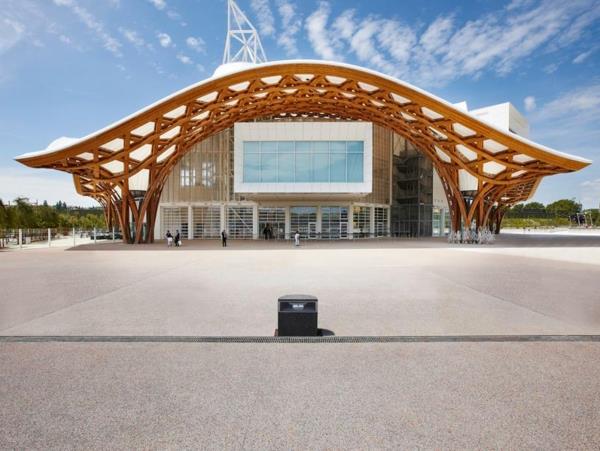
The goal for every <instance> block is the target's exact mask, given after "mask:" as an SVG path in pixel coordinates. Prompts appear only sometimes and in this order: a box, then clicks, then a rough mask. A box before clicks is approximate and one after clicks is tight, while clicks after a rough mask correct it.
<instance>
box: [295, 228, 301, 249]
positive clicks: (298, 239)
mask: <svg viewBox="0 0 600 451" xmlns="http://www.w3.org/2000/svg"><path fill="white" fill-rule="evenodd" d="M294 246H300V232H298V231H297V230H296V233H294Z"/></svg>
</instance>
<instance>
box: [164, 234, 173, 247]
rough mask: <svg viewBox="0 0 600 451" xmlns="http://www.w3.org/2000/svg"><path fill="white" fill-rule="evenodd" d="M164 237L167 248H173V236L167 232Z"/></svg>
mask: <svg viewBox="0 0 600 451" xmlns="http://www.w3.org/2000/svg"><path fill="white" fill-rule="evenodd" d="M165 237H166V238H167V247H171V246H173V235H172V234H171V231H170V230H167V234H166V235H165Z"/></svg>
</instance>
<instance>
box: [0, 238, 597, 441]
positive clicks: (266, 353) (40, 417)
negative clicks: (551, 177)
mask: <svg viewBox="0 0 600 451" xmlns="http://www.w3.org/2000/svg"><path fill="white" fill-rule="evenodd" d="M0 269H1V271H0V290H1V292H0V335H2V336H5V337H6V336H22V335H27V336H29V335H35V336H48V335H60V336H65V335H66V336H73V338H74V339H76V337H79V336H104V335H110V336H151V337H176V336H200V337H240V336H247V337H253V336H254V337H257V338H258V337H266V336H272V335H273V331H274V329H275V328H276V326H277V324H276V299H277V297H278V296H280V295H282V294H286V293H299V292H300V293H309V294H314V295H316V296H317V297H318V298H319V303H320V307H319V308H320V311H319V326H320V327H322V328H326V329H329V330H331V331H333V332H334V333H335V334H336V336H340V337H346V336H372V337H382V336H414V335H416V336H420V335H426V336H429V335H443V336H448V337H449V338H448V341H447V342H436V343H423V342H419V343H297V344H290V343H273V342H271V343H258V342H256V340H255V341H254V342H249V343H232V342H226V343H207V342H200V343H189V342H187V343H183V342H174V343H128V342H123V341H121V342H109V343H106V342H105V343H101V342H93V341H92V342H56V341H47V342H31V340H30V341H29V342H24V343H15V342H9V341H7V339H2V340H1V341H0V380H2V381H3V382H2V384H0V400H1V402H0V448H1V449H7V448H29V449H58V448H60V449H64V448H79V449H106V448H125V449H131V448H159V449H160V448H163V449H164V448H199V447H203V448H209V449H224V448H227V449H365V448H373V449H398V448H437V449H440V448H450V449H481V448H486V449H487V448H500V449H518V448H521V449H523V448H540V449H565V448H571V449H573V448H577V449H592V448H597V447H598V445H599V444H600V433H599V432H598V431H599V428H598V424H600V416H599V413H598V412H600V380H599V378H598V374H600V342H585V341H573V342H543V341H541V342H540V341H536V342H523V341H509V342H502V343H498V342H471V343H469V342H453V341H452V336H456V335H503V336H523V335H540V334H541V335H546V334H552V335H563V334H570V335H590V334H592V335H600V301H599V299H600V296H598V292H599V291H600V238H595V237H569V236H565V237H547V236H546V237H543V236H520V235H505V236H502V237H501V238H500V239H499V241H498V242H497V243H496V244H494V245H491V246H476V245H449V244H448V243H446V242H444V241H442V240H437V239H425V240H381V241H358V242H310V243H304V245H303V246H301V247H300V248H299V249H297V248H293V247H291V246H290V244H289V243H279V242H268V243H266V242H243V241H233V242H231V245H230V247H228V248H227V249H222V248H221V247H220V244H219V243H217V242H213V241H205V242H193V243H185V246H184V247H183V248H181V249H173V248H172V249H167V248H166V247H165V246H164V245H163V243H156V244H154V245H147V246H137V247H136V246H126V245H122V244H118V243H116V244H113V243H106V244H98V245H96V246H93V245H88V246H80V247H77V248H71V249H59V248H50V249H28V250H22V251H5V252H2V253H0ZM509 338H510V337H509ZM517 339H518V337H516V338H515V340H517Z"/></svg>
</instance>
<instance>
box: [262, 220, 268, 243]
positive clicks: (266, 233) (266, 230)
mask: <svg viewBox="0 0 600 451" xmlns="http://www.w3.org/2000/svg"><path fill="white" fill-rule="evenodd" d="M263 236H264V237H265V240H268V239H269V223H268V222H267V224H266V225H265V228H264V229H263Z"/></svg>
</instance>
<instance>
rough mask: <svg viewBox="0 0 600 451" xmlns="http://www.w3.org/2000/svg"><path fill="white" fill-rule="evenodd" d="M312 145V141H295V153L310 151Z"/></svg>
mask: <svg viewBox="0 0 600 451" xmlns="http://www.w3.org/2000/svg"><path fill="white" fill-rule="evenodd" d="M312 147H313V143H312V141H296V153H298V152H301V153H307V152H311V151H312Z"/></svg>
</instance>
